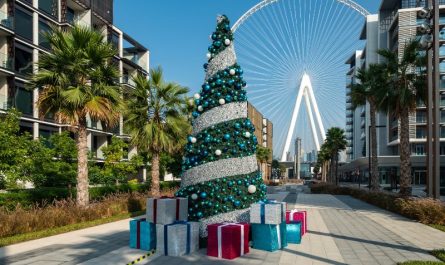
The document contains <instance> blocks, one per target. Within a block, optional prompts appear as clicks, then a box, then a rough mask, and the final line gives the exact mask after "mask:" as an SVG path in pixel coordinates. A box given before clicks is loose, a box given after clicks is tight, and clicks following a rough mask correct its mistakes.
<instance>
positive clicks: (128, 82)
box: [122, 75, 136, 88]
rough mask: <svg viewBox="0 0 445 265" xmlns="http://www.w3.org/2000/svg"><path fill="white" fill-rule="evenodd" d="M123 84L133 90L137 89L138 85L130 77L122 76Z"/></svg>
mask: <svg viewBox="0 0 445 265" xmlns="http://www.w3.org/2000/svg"><path fill="white" fill-rule="evenodd" d="M122 84H123V85H127V86H129V87H131V88H134V87H136V83H135V82H134V80H133V78H132V77H130V76H129V75H123V76H122Z"/></svg>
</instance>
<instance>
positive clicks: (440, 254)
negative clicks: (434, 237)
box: [397, 249, 445, 265]
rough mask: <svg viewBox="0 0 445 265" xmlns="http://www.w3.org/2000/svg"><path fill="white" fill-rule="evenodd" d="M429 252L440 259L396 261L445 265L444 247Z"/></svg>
mask: <svg viewBox="0 0 445 265" xmlns="http://www.w3.org/2000/svg"><path fill="white" fill-rule="evenodd" d="M431 254H432V255H433V256H434V257H436V258H437V259H439V260H441V261H407V262H400V263H397V264H398V265H445V249H436V250H433V251H431Z"/></svg>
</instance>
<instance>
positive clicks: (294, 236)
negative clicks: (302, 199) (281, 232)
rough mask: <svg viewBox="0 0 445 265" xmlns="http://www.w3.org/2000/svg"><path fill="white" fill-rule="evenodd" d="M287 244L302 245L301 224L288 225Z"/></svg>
mask: <svg viewBox="0 0 445 265" xmlns="http://www.w3.org/2000/svg"><path fill="white" fill-rule="evenodd" d="M286 237H287V243H292V244H300V243H301V222H292V223H290V224H287V225H286Z"/></svg>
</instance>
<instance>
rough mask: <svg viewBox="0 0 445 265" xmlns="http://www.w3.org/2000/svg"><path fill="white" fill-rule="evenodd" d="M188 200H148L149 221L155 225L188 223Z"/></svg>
mask: <svg viewBox="0 0 445 265" xmlns="http://www.w3.org/2000/svg"><path fill="white" fill-rule="evenodd" d="M187 216H188V199H187V198H159V199H153V198H149V199H147V221H148V222H151V223H154V224H172V223H174V222H176V221H187Z"/></svg>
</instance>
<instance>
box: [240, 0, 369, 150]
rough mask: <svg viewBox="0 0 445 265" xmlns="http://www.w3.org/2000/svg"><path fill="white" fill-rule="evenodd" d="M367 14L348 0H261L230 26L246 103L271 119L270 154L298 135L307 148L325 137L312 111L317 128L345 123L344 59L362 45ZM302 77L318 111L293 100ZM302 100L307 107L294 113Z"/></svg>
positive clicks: (312, 147) (287, 145)
mask: <svg viewBox="0 0 445 265" xmlns="http://www.w3.org/2000/svg"><path fill="white" fill-rule="evenodd" d="M369 14H370V13H369V12H368V11H367V10H366V9H365V8H363V7H362V6H361V5H359V4H358V3H356V2H354V1H351V0H263V1H261V2H259V3H258V4H257V5H255V6H254V7H252V8H251V9H250V10H248V11H247V12H246V13H245V14H244V15H243V16H242V17H241V18H240V19H238V21H237V22H236V23H235V24H234V25H233V27H232V30H233V31H234V32H235V39H236V41H235V43H236V51H237V56H238V62H239V63H240V65H241V66H242V67H243V69H244V73H245V80H246V81H247V84H248V87H247V92H248V100H249V101H250V102H252V103H253V104H254V105H255V106H256V107H257V108H258V109H259V110H260V111H261V112H262V113H263V115H264V116H265V117H267V118H268V119H270V120H271V121H272V122H273V124H274V154H277V155H279V156H281V154H283V157H284V154H285V153H286V151H289V149H290V150H293V149H292V148H290V147H291V146H292V142H293V141H291V139H295V138H296V137H300V138H302V139H303V149H304V150H305V151H308V152H310V151H312V150H317V149H318V148H319V142H321V140H323V139H324V137H325V136H324V135H323V134H324V132H323V130H324V129H323V130H319V131H317V132H314V128H315V127H316V126H314V121H313V120H314V118H313V116H317V114H318V118H319V119H315V120H316V121H318V127H321V128H330V127H333V126H336V127H341V128H343V127H344V126H345V122H346V118H345V96H346V93H345V86H346V82H345V75H346V72H347V70H348V66H347V65H346V64H345V62H346V60H347V59H348V58H349V57H350V55H352V54H353V53H354V52H355V51H356V50H360V49H363V45H364V43H363V42H362V41H360V40H359V36H360V32H361V30H362V28H363V26H364V23H365V19H364V17H366V16H367V15H369ZM303 77H304V79H308V78H310V83H311V88H310V89H311V90H312V91H313V93H312V98H311V99H312V100H313V101H312V103H315V106H317V109H316V110H315V112H318V113H315V115H312V113H310V112H311V111H310V108H309V107H308V105H310V104H311V102H309V101H308V100H306V101H304V100H300V101H298V98H299V97H300V96H299V94H301V93H300V92H299V89H301V86H302V82H303ZM309 94H310V93H309ZM314 101H315V102H314ZM298 102H300V103H298ZM317 103H318V104H317ZM300 104H301V105H304V104H306V106H307V108H303V107H302V108H301V110H300V111H299V112H298V111H297V115H295V109H296V107H298V108H300V107H301V106H300ZM313 106H314V104H312V107H313ZM296 116H297V117H296ZM293 120H294V121H293ZM292 121H293V122H292ZM293 123H294V124H293ZM320 123H321V124H320ZM317 136H318V138H319V139H320V140H317V139H315V138H316V137H317ZM291 153H293V152H291Z"/></svg>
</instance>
